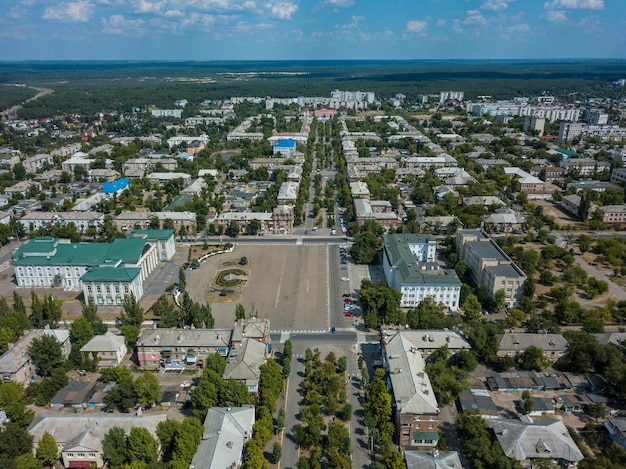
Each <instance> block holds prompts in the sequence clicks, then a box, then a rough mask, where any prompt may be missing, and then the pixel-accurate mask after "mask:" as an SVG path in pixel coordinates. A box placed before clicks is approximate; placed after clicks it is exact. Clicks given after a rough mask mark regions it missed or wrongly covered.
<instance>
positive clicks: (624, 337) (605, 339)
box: [591, 332, 626, 345]
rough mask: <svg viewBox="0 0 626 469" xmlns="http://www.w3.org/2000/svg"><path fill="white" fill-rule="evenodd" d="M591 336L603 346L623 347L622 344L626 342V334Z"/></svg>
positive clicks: (612, 333)
mask: <svg viewBox="0 0 626 469" xmlns="http://www.w3.org/2000/svg"><path fill="white" fill-rule="evenodd" d="M591 335H593V336H594V337H595V338H596V339H598V342H599V343H600V344H602V345H607V344H615V345H621V344H622V342H624V341H626V332H599V333H596V334H591Z"/></svg>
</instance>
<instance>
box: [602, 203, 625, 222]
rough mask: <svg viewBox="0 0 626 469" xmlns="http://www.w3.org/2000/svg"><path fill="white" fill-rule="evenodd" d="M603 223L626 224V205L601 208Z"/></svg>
mask: <svg viewBox="0 0 626 469" xmlns="http://www.w3.org/2000/svg"><path fill="white" fill-rule="evenodd" d="M599 210H600V211H601V212H602V223H604V224H605V225H624V224H626V205H605V206H603V207H600V208H599Z"/></svg>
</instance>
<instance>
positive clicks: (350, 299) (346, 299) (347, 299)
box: [343, 298, 352, 303]
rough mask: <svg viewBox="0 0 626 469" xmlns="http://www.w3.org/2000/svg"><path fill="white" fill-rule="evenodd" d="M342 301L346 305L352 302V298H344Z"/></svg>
mask: <svg viewBox="0 0 626 469" xmlns="http://www.w3.org/2000/svg"><path fill="white" fill-rule="evenodd" d="M343 301H345V302H346V303H351V302H352V298H344V299H343Z"/></svg>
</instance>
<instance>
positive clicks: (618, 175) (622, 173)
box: [611, 168, 626, 186]
mask: <svg viewBox="0 0 626 469" xmlns="http://www.w3.org/2000/svg"><path fill="white" fill-rule="evenodd" d="M611 183H613V184H620V185H622V186H623V185H624V184H626V168H615V169H614V170H613V172H612V173H611Z"/></svg>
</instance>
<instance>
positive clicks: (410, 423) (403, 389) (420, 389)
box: [381, 331, 439, 450]
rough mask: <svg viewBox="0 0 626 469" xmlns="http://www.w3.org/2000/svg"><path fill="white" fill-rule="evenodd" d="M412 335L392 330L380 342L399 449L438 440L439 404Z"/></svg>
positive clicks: (429, 444)
mask: <svg viewBox="0 0 626 469" xmlns="http://www.w3.org/2000/svg"><path fill="white" fill-rule="evenodd" d="M413 338H414V337H411V336H409V335H408V334H405V333H404V331H396V333H395V334H394V335H391V336H387V337H384V338H383V340H382V344H381V345H382V352H383V363H384V366H385V368H386V369H387V371H388V373H389V382H390V384H391V394H392V399H393V406H392V407H393V409H394V416H393V417H394V422H395V425H396V431H397V434H398V443H399V446H400V449H401V450H405V449H415V448H420V447H433V446H436V445H437V442H438V441H439V404H438V403H437V398H436V397H435V393H434V391H433V388H432V385H431V383H430V378H429V377H428V374H427V373H426V363H425V362H424V359H423V358H422V354H421V353H420V352H419V350H418V348H419V347H418V345H419V344H416V343H414V342H413V340H411V339H413Z"/></svg>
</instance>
